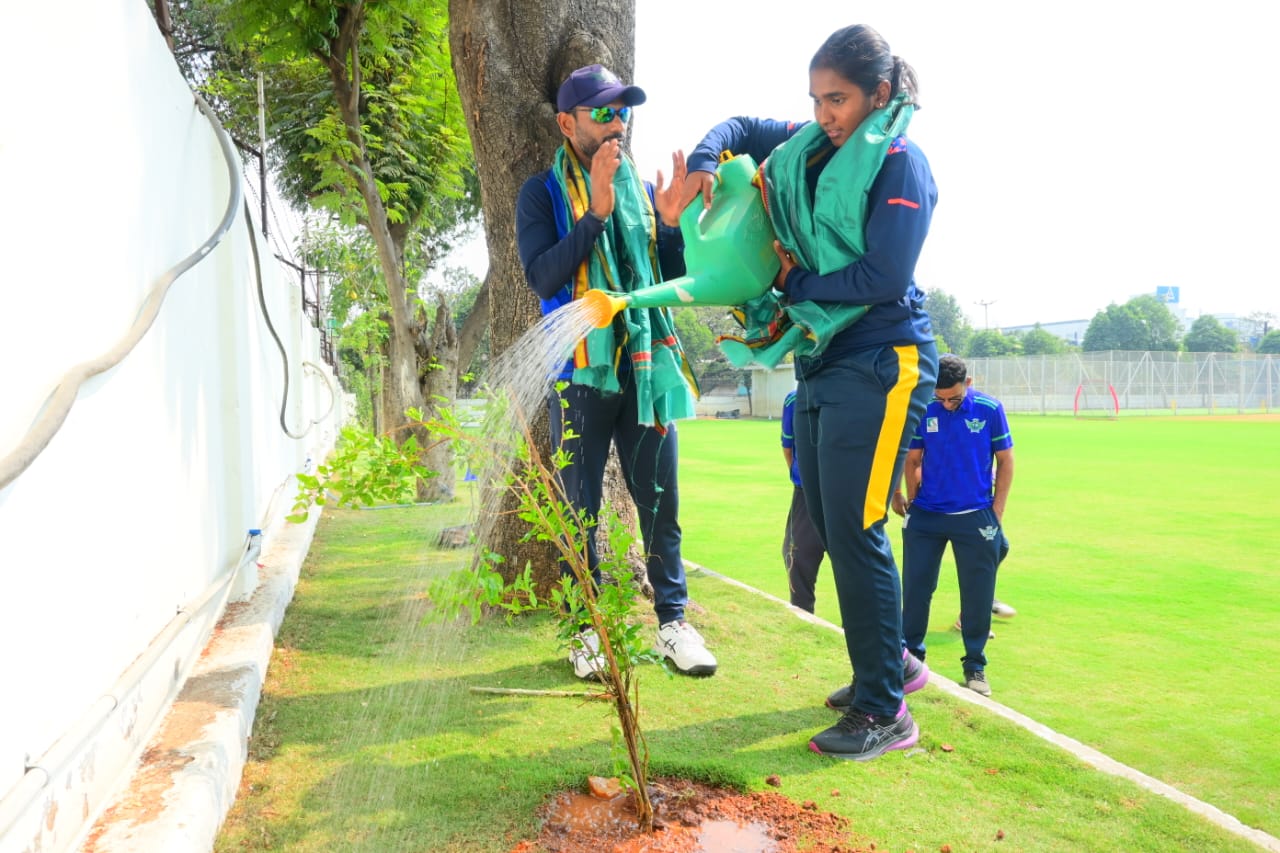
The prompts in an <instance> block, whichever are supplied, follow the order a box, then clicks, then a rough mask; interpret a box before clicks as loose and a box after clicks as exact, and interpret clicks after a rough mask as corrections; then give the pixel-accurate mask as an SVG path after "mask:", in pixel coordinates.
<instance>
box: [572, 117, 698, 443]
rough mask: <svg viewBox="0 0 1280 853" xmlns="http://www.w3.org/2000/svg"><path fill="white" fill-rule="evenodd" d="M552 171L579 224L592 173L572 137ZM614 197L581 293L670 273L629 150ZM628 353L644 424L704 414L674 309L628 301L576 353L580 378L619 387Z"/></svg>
mask: <svg viewBox="0 0 1280 853" xmlns="http://www.w3.org/2000/svg"><path fill="white" fill-rule="evenodd" d="M552 172H553V174H554V175H555V178H556V183H557V185H558V186H559V187H560V191H561V193H562V200H563V202H564V206H565V210H566V211H568V213H569V216H570V223H571V225H572V223H576V222H577V221H578V220H579V219H581V218H582V217H583V216H585V215H587V210H588V209H589V208H590V206H591V180H590V176H589V175H588V174H587V173H586V172H585V171H584V170H583V168H582V164H581V163H579V162H578V158H577V156H576V155H575V154H574V153H573V151H572V150H570V148H569V145H568V143H567V142H566V143H565V144H564V145H562V146H561V147H560V150H559V151H558V152H556V159H555V163H554V165H553V166H552ZM613 197H614V206H613V213H612V214H610V216H609V219H608V221H607V222H606V223H605V228H604V233H603V234H601V235H600V237H599V238H598V239H597V240H596V242H595V245H594V246H593V247H592V250H591V254H590V255H589V256H588V257H587V259H586V260H585V261H583V262H582V264H581V265H580V266H579V268H578V270H577V271H576V272H575V274H574V281H573V295H574V298H575V299H576V298H578V297H579V296H581V295H582V294H583V293H585V292H586V291H587V290H588V289H591V290H608V291H612V292H621V293H630V292H631V291H634V290H639V289H641V288H645V287H651V286H653V285H654V284H655V283H657V282H660V281H661V280H662V272H661V271H660V269H659V267H658V257H657V235H658V231H657V221H658V220H657V216H656V214H655V213H654V210H653V204H652V202H651V201H650V200H649V193H648V192H646V190H645V187H644V183H643V182H642V181H641V180H640V176H639V174H638V173H637V171H636V168H635V164H634V163H633V162H632V160H631V158H630V157H629V156H626V155H624V156H623V158H622V162H621V163H619V164H618V171H617V172H616V173H615V174H614V178H613ZM622 358H627V359H628V360H629V361H630V370H631V374H632V377H631V381H632V382H633V383H635V387H636V398H637V403H638V410H639V412H640V423H642V424H649V425H656V426H658V427H660V428H665V427H666V425H667V424H669V423H671V422H672V421H673V420H677V419H680V418H690V417H693V416H694V415H695V414H696V411H695V408H694V396H693V395H694V393H695V390H696V388H697V383H696V381H695V380H694V378H693V371H692V369H691V368H690V366H689V363H688V359H686V358H685V354H684V349H683V348H682V347H681V346H680V341H679V339H678V338H677V337H676V333H675V324H674V322H673V321H672V319H671V314H670V312H669V311H668V310H667V309H666V308H625V309H623V310H622V311H621V312H619V316H618V317H615V318H614V322H613V323H612V324H611V325H609V326H606V327H605V328H603V329H594V330H592V331H591V332H589V333H588V334H587V336H586V338H585V339H584V340H583V341H582V343H580V344H579V345H578V347H577V349H576V350H575V352H574V371H573V382H574V383H575V384H580V385H589V386H591V387H592V388H596V389H598V390H600V391H602V392H605V393H617V392H618V391H620V390H621V385H620V384H619V382H618V368H619V361H620V360H621V359H622Z"/></svg>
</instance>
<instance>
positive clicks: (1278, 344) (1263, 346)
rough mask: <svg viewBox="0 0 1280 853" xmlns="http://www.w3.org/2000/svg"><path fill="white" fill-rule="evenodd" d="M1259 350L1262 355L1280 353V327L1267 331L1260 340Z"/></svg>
mask: <svg viewBox="0 0 1280 853" xmlns="http://www.w3.org/2000/svg"><path fill="white" fill-rule="evenodd" d="M1258 352H1259V353H1260V354H1262V355H1280V329H1277V330H1276V331H1274V332H1267V333H1266V334H1265V335H1263V336H1262V340H1261V341H1259V342H1258Z"/></svg>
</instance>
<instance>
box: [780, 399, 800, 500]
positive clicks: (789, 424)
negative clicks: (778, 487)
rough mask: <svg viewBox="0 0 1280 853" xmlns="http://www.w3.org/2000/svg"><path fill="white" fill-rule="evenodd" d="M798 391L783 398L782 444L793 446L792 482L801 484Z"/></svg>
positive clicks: (797, 484)
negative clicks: (798, 439)
mask: <svg viewBox="0 0 1280 853" xmlns="http://www.w3.org/2000/svg"><path fill="white" fill-rule="evenodd" d="M795 423H796V392H795V391H792V392H790V393H788V394H787V396H786V397H784V398H782V446H783V447H789V448H791V482H792V484H793V485H796V486H799V485H800V463H799V461H797V459H796V431H795Z"/></svg>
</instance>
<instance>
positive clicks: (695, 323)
mask: <svg viewBox="0 0 1280 853" xmlns="http://www.w3.org/2000/svg"><path fill="white" fill-rule="evenodd" d="M675 323H676V334H677V335H679V336H680V343H681V344H682V345H683V346H684V353H685V355H687V356H688V357H689V361H691V362H692V363H693V369H694V370H695V371H696V372H698V373H701V365H702V363H703V362H705V361H707V360H708V359H713V358H715V357H716V355H717V354H718V350H717V349H716V338H715V335H714V334H712V332H711V329H710V328H708V327H707V324H706V323H704V322H702V320H700V319H699V318H698V312H696V311H694V310H693V309H692V308H681V309H679V310H678V311H676V312H675Z"/></svg>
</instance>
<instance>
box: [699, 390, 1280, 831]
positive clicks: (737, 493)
mask: <svg viewBox="0 0 1280 853" xmlns="http://www.w3.org/2000/svg"><path fill="white" fill-rule="evenodd" d="M779 426H780V425H779V424H778V422H776V421H775V422H767V421H714V420H703V421H696V422H690V423H682V424H681V425H680V441H681V447H680V452H681V468H680V474H681V522H682V524H683V527H684V532H685V545H684V549H685V550H684V553H685V556H686V557H687V558H688V559H690V560H692V561H694V562H697V563H700V564H702V565H705V566H707V567H708V568H712V569H715V570H716V571H718V572H721V573H723V574H727V575H730V576H732V577H734V578H737V579H738V580H741V581H743V582H745V583H748V584H750V585H752V586H755V587H757V588H759V589H763V590H765V591H767V592H771V593H773V594H774V595H777V596H779V597H780V598H783V599H785V598H787V581H786V575H785V572H784V570H783V568H782V558H781V555H780V553H779V551H780V548H781V542H782V528H783V524H784V521H785V519H786V510H787V506H788V501H789V500H790V488H791V486H790V482H789V480H788V479H787V477H786V471H785V469H784V467H783V463H782V453H781V451H780V450H779V445H778V433H779ZM1010 426H1011V429H1012V431H1013V437H1014V444H1015V447H1014V454H1015V460H1016V468H1015V472H1016V473H1015V476H1014V483H1013V489H1012V492H1011V495H1010V499H1009V506H1008V509H1007V510H1006V515H1005V524H1006V529H1007V531H1008V534H1009V538H1010V540H1011V542H1012V545H1013V549H1012V551H1011V553H1010V556H1009V558H1008V560H1007V561H1006V562H1005V564H1004V566H1003V567H1002V570H1001V574H1000V579H999V582H998V589H997V593H998V596H999V597H1000V598H1001V599H1002V600H1005V601H1008V602H1010V603H1011V604H1013V605H1014V606H1015V607H1017V608H1018V616H1017V617H1016V618H1014V619H1012V620H1010V621H1008V622H1004V621H1001V620H995V624H994V626H993V630H994V631H995V633H996V639H995V640H993V641H991V642H990V643H989V644H988V646H987V657H988V659H989V665H988V670H987V672H988V674H989V678H990V680H991V683H992V687H993V689H994V691H995V695H994V697H993V698H995V699H997V700H998V701H1000V702H1002V703H1004V704H1006V705H1008V706H1010V707H1012V708H1014V709H1016V710H1019V711H1021V712H1023V713H1025V714H1027V715H1028V716H1030V717H1032V718H1034V719H1036V720H1038V721H1040V722H1042V723H1044V724H1046V725H1048V726H1050V727H1051V728H1054V729H1057V730H1058V731H1061V732H1063V733H1064V734H1067V735H1070V736H1071V737H1074V738H1076V739H1077V740H1081V741H1083V742H1085V743H1088V744H1090V745H1091V746H1094V747H1096V748H1097V749H1099V750H1101V751H1102V752H1104V753H1106V754H1108V755H1110V756H1111V757H1113V758H1115V759H1117V760H1119V761H1122V762H1124V763H1126V764H1129V765H1131V766H1133V767H1135V768H1137V769H1139V770H1142V771H1143V772H1145V773H1147V774H1149V775H1151V776H1154V777H1156V778H1158V779H1161V780H1163V781H1165V782H1168V783H1169V784H1171V785H1174V786H1175V787H1177V788H1179V789H1181V790H1183V791H1185V792H1187V793H1189V794H1191V795H1193V796H1195V797H1197V798H1199V799H1202V800H1205V801H1206V802H1209V803H1212V804H1213V805H1216V806H1218V807H1219V808H1221V809H1223V810H1224V811H1227V812H1229V813H1231V814H1233V815H1235V816H1236V817H1238V818H1240V819H1241V820H1242V821H1244V822H1245V823H1247V824H1249V825H1250V826H1256V827H1259V828H1261V829H1264V830H1266V831H1267V832H1269V833H1271V834H1273V835H1276V834H1280V730H1278V729H1277V727H1276V726H1275V722H1274V721H1275V712H1274V709H1275V708H1276V707H1277V706H1278V705H1280V678H1278V677H1277V675H1278V674H1280V673H1278V670H1280V667H1278V666H1277V659H1278V658H1280V634H1278V633H1277V630H1276V628H1277V618H1278V616H1280V558H1278V557H1277V556H1276V550H1275V547H1274V538H1275V531H1276V520H1275V519H1276V513H1277V510H1278V509H1280V499H1278V498H1277V492H1276V489H1277V485H1278V484H1280V421H1277V420H1276V419H1274V418H1270V419H1267V418H1262V417H1253V418H1244V419H1213V420H1210V419H1183V418H1177V419H1174V418H1127V419H1121V420H1118V421H1105V420H1096V421H1095V420H1080V421H1077V420H1074V419H1071V418H1042V417H1035V416H1018V415H1014V416H1011V418H1010ZM888 526H889V530H890V536H891V539H892V540H893V542H894V545H895V547H898V546H900V544H901V540H900V535H899V530H900V524H899V520H898V518H897V516H892V515H891V516H890V521H889V525H888ZM952 566H953V564H952V563H951V557H950V556H949V555H948V556H947V557H946V558H945V559H944V561H943V572H942V577H941V580H940V581H939V584H938V592H937V595H936V596H935V599H934V605H935V606H934V608H933V618H932V620H931V632H930V635H929V637H928V638H927V644H928V647H929V663H930V666H931V667H932V668H933V669H934V670H935V671H938V672H941V673H943V674H946V675H949V676H952V677H954V678H956V679H957V680H958V679H959V678H960V676H961V667H960V656H961V655H962V654H963V653H964V652H963V647H962V645H961V642H960V635H959V632H957V631H954V630H951V624H952V623H953V622H954V620H955V618H956V613H957V612H958V610H959V596H958V591H957V587H956V583H955V573H954V569H953V568H952ZM817 611H818V615H820V616H823V617H824V618H826V619H828V620H830V621H832V622H834V623H836V624H839V623H840V614H839V609H838V607H837V605H836V600H835V586H834V584H833V582H832V580H831V575H830V571H829V567H828V566H827V564H826V563H824V564H823V569H822V572H821V575H820V578H819V589H818V607H817ZM912 707H913V708H914V703H913V706H912Z"/></svg>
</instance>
